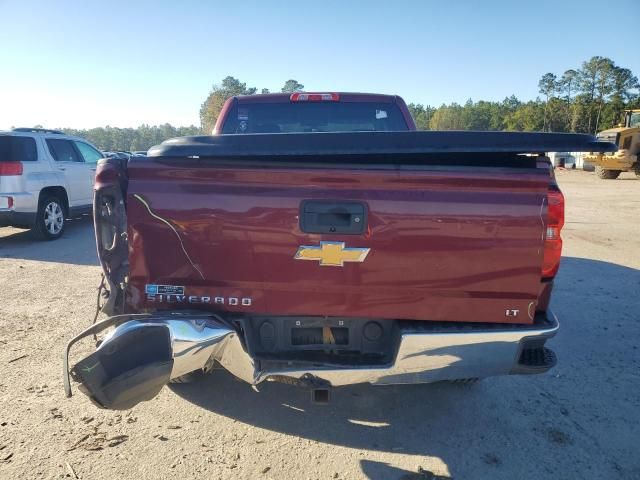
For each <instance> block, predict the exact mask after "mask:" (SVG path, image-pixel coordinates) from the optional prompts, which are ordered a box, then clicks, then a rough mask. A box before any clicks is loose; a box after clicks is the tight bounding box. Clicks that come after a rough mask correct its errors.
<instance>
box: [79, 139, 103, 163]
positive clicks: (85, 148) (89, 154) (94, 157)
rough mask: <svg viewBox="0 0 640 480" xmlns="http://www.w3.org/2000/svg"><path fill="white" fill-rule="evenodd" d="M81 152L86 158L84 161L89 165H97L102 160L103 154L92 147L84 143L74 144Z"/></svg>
mask: <svg viewBox="0 0 640 480" xmlns="http://www.w3.org/2000/svg"><path fill="white" fill-rule="evenodd" d="M73 143H75V144H76V147H78V150H80V154H81V155H82V156H83V157H84V161H85V162H87V163H97V162H98V160H100V159H101V158H102V153H100V152H99V151H98V150H96V149H95V148H93V147H92V146H91V145H87V144H86V143H84V142H75V141H74V142H73Z"/></svg>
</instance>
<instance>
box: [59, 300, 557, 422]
mask: <svg viewBox="0 0 640 480" xmlns="http://www.w3.org/2000/svg"><path fill="white" fill-rule="evenodd" d="M400 325H401V326H400V340H399V345H398V350H397V354H396V355H395V359H394V361H393V362H392V363H391V364H389V365H384V366H377V365H376V366H358V367H345V366H335V365H325V364H313V363H300V362H297V363H293V362H284V361H280V362H274V361H269V362H264V361H258V360H254V359H253V358H251V356H250V355H249V354H248V353H247V351H246V349H245V347H244V345H243V341H242V339H241V338H240V336H239V335H238V333H237V332H236V331H235V330H234V328H233V327H232V326H231V325H230V324H228V323H227V322H226V321H225V320H224V319H222V318H220V317H218V316H216V315H207V314H203V313H189V314H184V313H166V314H161V313H157V314H154V315H153V316H152V315H131V316H125V315H122V316H118V317H111V318H109V319H107V320H104V321H103V322H100V323H99V324H96V325H94V326H93V327H91V328H89V329H87V330H85V332H83V333H81V334H80V335H78V336H77V337H76V338H74V339H73V340H71V342H69V344H68V346H67V350H66V352H65V357H64V365H65V372H64V374H65V390H66V392H67V396H70V395H71V386H70V381H69V366H68V357H69V350H70V348H71V346H72V345H73V344H74V343H75V342H77V341H78V340H80V339H81V338H84V337H86V336H88V335H92V334H94V333H97V332H99V331H102V330H104V329H106V328H108V327H110V326H116V329H115V330H114V331H113V332H111V333H110V334H109V335H108V336H107V337H106V338H105V339H104V341H103V342H102V343H101V345H100V347H99V348H98V350H97V351H96V352H94V353H93V354H91V355H89V356H88V357H86V358H85V359H83V360H81V361H80V362H78V363H77V364H76V365H75V366H74V367H73V368H72V369H71V375H72V376H73V378H74V379H75V380H76V381H78V382H79V383H80V384H81V388H82V390H83V391H84V392H85V393H87V394H88V395H89V396H90V397H91V398H92V399H93V400H94V401H95V402H96V403H97V404H98V405H100V406H102V407H105V408H112V409H125V408H131V407H132V406H133V405H135V404H136V403H138V402H140V401H143V400H148V399H150V398H152V397H153V396H155V395H156V394H157V393H158V392H159V391H160V389H161V388H162V386H163V385H165V384H166V383H167V382H169V381H170V380H171V379H174V378H177V377H179V376H181V375H184V374H186V373H189V372H192V371H194V370H198V369H205V370H208V369H210V368H211V367H212V366H213V364H214V363H215V362H216V361H217V362H218V363H219V364H220V365H221V366H223V367H224V368H225V369H227V370H228V371H229V372H231V373H232V374H233V375H235V376H236V377H238V378H240V379H242V380H244V381H245V382H247V383H250V384H252V385H257V384H259V383H261V382H263V381H288V382H293V383H301V384H306V385H316V386H324V387H329V386H334V387H335V386H341V385H351V384H357V383H371V384H373V385H389V384H408V383H430V382H437V381H441V380H457V379H468V378H483V377H489V376H494V375H508V374H522V373H541V372H544V371H547V370H548V369H549V368H551V367H552V366H553V364H554V363H555V360H554V358H555V357H553V355H552V354H551V352H550V351H549V350H546V349H544V342H545V341H546V340H547V339H549V338H551V337H553V336H554V335H555V334H556V332H557V330H558V328H559V325H558V321H557V319H556V318H555V316H554V315H553V314H551V313H549V315H548V317H545V318H538V319H537V322H536V323H535V324H533V325H471V324H465V325H464V326H459V325H455V324H443V325H435V324H430V323H429V322H424V323H423V322H401V323H400ZM144 345H153V346H152V347H150V348H148V349H146V350H145V349H144V348H143V346H144ZM541 349H542V350H541ZM538 351H544V352H549V354H550V355H551V356H550V358H551V360H549V361H543V362H541V363H539V364H532V363H531V361H530V360H527V359H529V358H538V357H539V356H536V355H524V354H525V353H531V352H533V353H536V352H538ZM145 352H147V353H145ZM544 358H547V357H544Z"/></svg>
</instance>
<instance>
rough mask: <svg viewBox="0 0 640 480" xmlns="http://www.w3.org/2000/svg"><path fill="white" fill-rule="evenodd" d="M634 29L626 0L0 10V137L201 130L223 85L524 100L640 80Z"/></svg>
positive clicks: (634, 12) (158, 0)
mask: <svg viewBox="0 0 640 480" xmlns="http://www.w3.org/2000/svg"><path fill="white" fill-rule="evenodd" d="M638 25H640V1H638V0H621V1H618V2H613V3H607V2H603V1H602V0H599V1H586V0H581V1H561V0H556V1H529V2H526V4H525V2H518V1H456V0H449V1H418V0H416V1H406V2H405V1H399V0H396V1H389V0H386V1H374V0H369V1H362V2H355V1H353V2H352V1H347V0H342V1H339V2H334V1H318V2H313V3H305V2H303V1H298V2H276V1H266V0H264V1H250V0H246V1H241V2H229V1H226V2H222V1H220V2H213V1H200V2H196V1H162V0H155V1H133V0H131V1H120V0H113V1H112V0H109V1H101V2H98V1H78V2H72V1H66V0H57V1H46V2H45V1H42V2H36V1H25V0H17V1H14V0H0V129H6V128H9V127H10V126H12V125H16V126H17V125H21V126H30V125H34V124H38V123H39V124H42V125H45V126H48V127H63V126H68V127H83V128H86V127H93V126H101V125H107V124H109V125H112V126H137V125H139V124H141V123H150V124H159V123H165V122H169V123H172V124H174V125H188V124H199V119H198V110H199V107H200V104H201V103H202V101H203V100H204V99H205V98H206V96H207V94H208V92H209V90H210V88H211V85H212V84H213V83H217V82H219V81H220V80H221V79H222V78H224V77H225V76H227V75H233V76H235V77H237V78H239V79H240V80H242V81H243V82H247V84H248V85H249V86H256V87H258V88H259V89H260V88H263V87H266V88H269V89H271V90H272V91H278V90H279V89H280V87H281V86H282V84H283V83H284V81H285V80H287V79H289V78H294V79H296V80H298V81H300V82H301V83H303V84H304V85H305V87H306V89H307V90H310V91H314V90H315V91H370V92H381V93H397V94H400V95H402V96H403V97H404V98H405V99H406V100H407V102H418V103H423V104H430V105H435V106H437V105H440V104H442V103H443V102H445V103H449V102H453V101H455V102H464V101H466V100H467V99H468V98H472V99H474V100H480V99H485V100H501V99H503V98H504V97H505V96H508V95H511V94H515V95H516V96H518V97H519V98H521V99H524V100H528V99H532V98H535V97H536V96H537V95H538V92H537V90H538V88H537V83H538V80H539V78H540V77H541V76H542V74H544V73H545V72H554V73H556V74H558V75H560V74H562V72H563V71H565V70H566V69H568V68H577V67H579V66H580V64H581V62H582V61H584V60H587V59H588V58H590V57H591V56H593V55H601V56H608V57H610V58H611V59H613V60H614V61H615V62H616V63H617V64H618V65H620V66H623V67H626V68H630V69H631V70H632V71H633V72H634V73H635V74H636V75H640V51H639V50H638V42H637V28H638Z"/></svg>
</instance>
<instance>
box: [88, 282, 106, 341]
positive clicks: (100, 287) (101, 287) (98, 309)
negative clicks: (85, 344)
mask: <svg viewBox="0 0 640 480" xmlns="http://www.w3.org/2000/svg"><path fill="white" fill-rule="evenodd" d="M105 291H108V290H107V286H106V285H105V283H104V273H103V274H102V277H101V278H100V285H98V297H97V298H96V314H95V315H94V317H93V322H91V325H95V324H96V322H97V321H98V315H100V312H101V311H102V307H103V306H104V305H101V304H100V297H101V296H102V292H105ZM93 340H94V341H95V342H97V341H98V337H97V336H96V334H95V333H94V334H93Z"/></svg>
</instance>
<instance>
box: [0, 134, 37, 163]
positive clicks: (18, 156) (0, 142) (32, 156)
mask: <svg viewBox="0 0 640 480" xmlns="http://www.w3.org/2000/svg"><path fill="white" fill-rule="evenodd" d="M37 160H38V150H37V148H36V142H35V140H34V139H33V138H31V137H20V136H17V135H0V162H35V161H37Z"/></svg>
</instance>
